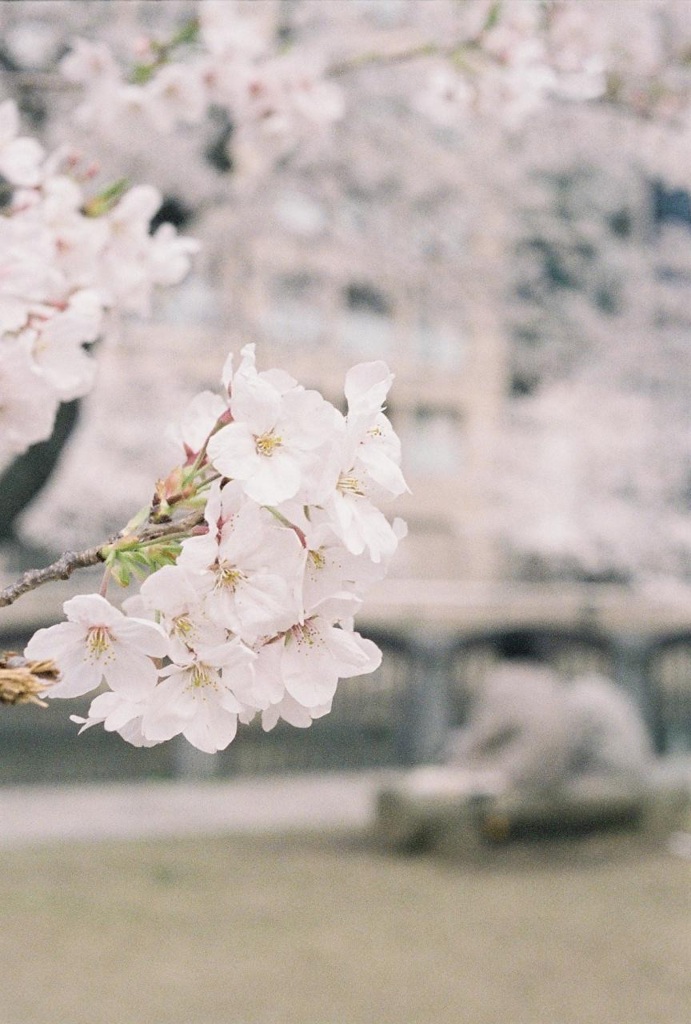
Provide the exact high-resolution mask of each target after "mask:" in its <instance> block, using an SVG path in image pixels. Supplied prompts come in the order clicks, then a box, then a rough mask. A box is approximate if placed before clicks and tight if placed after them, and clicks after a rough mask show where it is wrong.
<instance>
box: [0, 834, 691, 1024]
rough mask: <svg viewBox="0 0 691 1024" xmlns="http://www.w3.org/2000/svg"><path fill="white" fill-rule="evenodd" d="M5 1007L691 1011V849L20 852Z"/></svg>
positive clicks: (456, 1020) (146, 846) (276, 839)
mask: <svg viewBox="0 0 691 1024" xmlns="http://www.w3.org/2000/svg"><path fill="white" fill-rule="evenodd" d="M2 858H3V859H2V863H3V869H4V870H3V871H2V873H1V874H0V957H1V962H2V965H3V968H2V971H3V978H2V987H1V988H0V1022H1V1024H114V1022H116V1021H117V1022H122V1024H143V1022H146V1024H465V1022H467V1024H603V1022H607V1024H686V1022H687V1021H688V1008H689V997H690V996H691V991H690V989H689V981H688V978H689V966H691V931H690V928H689V895H690V894H689V864H688V862H687V861H684V860H683V859H681V858H674V857H672V856H670V855H669V854H668V853H666V852H665V851H663V850H662V849H651V848H647V849H646V848H644V847H642V846H641V845H640V844H638V843H636V841H635V840H634V839H631V838H629V839H625V838H621V837H618V838H617V839H616V840H612V839H610V840H608V841H607V842H602V841H597V840H596V841H593V840H592V839H588V840H579V841H571V842H560V843H550V844H545V843H541V844H533V845H531V846H520V845H518V844H515V845H514V846H512V847H511V848H503V849H502V850H494V851H492V853H491V855H488V858H487V860H486V861H485V862H483V863H482V864H475V865H461V864H452V863H449V862H443V861H440V860H436V859H434V858H432V857H421V856H418V857H395V856H391V855H389V854H386V853H384V852H383V851H381V850H380V849H378V848H377V846H376V844H375V842H374V841H373V839H372V837H371V836H370V835H369V834H368V833H367V831H366V830H363V829H351V830H348V831H340V832H334V831H329V832H324V831H322V832H321V833H318V832H316V831H312V832H309V833H295V832H293V833H292V834H286V835H277V834H273V835H268V834H267V835H263V836H250V835H245V836H238V835H235V836H234V837H218V836H217V837H215V838H200V837H196V838H193V837H184V838H177V839H166V840H162V839H147V840H140V841H137V842H133V841H123V840H121V841H107V842H101V843H92V844H87V843H62V844H57V843H53V844H43V845H42V846H37V847H29V848H24V849H19V848H15V849H11V848H7V849H5V850H4V851H3V855H2Z"/></svg>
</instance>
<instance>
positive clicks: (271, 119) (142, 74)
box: [62, 0, 343, 161]
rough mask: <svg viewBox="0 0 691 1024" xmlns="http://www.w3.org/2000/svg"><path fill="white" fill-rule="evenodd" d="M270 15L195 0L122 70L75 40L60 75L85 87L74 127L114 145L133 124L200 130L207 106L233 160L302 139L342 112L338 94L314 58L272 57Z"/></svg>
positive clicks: (221, 1)
mask: <svg viewBox="0 0 691 1024" xmlns="http://www.w3.org/2000/svg"><path fill="white" fill-rule="evenodd" d="M269 13H270V12H269V11H268V9H267V8H266V7H264V5H250V4H246V5H242V4H238V3H235V2H233V0H203V2H201V3H200V4H199V5H198V7H197V17H196V18H195V19H194V20H193V21H191V22H189V23H187V24H186V25H184V26H183V27H182V28H181V29H180V30H179V31H178V32H177V33H176V34H175V35H174V36H173V37H172V38H171V39H170V40H169V41H167V42H159V41H156V40H153V39H140V40H138V41H137V43H136V44H135V47H134V49H133V53H132V54H131V57H130V61H129V62H128V64H129V66H124V65H123V64H122V63H120V62H119V61H118V59H117V57H116V55H115V54H114V52H113V51H112V49H111V48H110V47H109V46H108V45H107V44H105V43H102V42H96V43H94V42H90V41H89V40H86V39H76V40H75V41H74V44H73V48H72V50H71V52H70V53H69V54H68V55H67V56H66V57H65V58H64V59H63V61H62V72H63V74H64V75H65V77H66V78H67V79H68V80H69V81H71V82H74V83H75V84H77V85H80V86H82V87H83V88H84V98H83V101H82V102H81V104H80V105H79V106H78V108H77V110H76V112H75V115H76V118H77V120H78V122H79V123H81V125H82V126H84V127H88V128H89V129H97V130H98V131H100V132H102V133H105V134H106V135H108V136H111V137H116V138H117V137H119V136H122V135H123V134H126V133H129V132H131V130H132V124H133V123H137V124H139V125H141V126H142V127H143V128H144V129H145V130H148V131H150V130H153V131H155V132H158V133H160V134H166V133H169V132H171V131H173V130H175V129H177V128H179V127H181V126H189V125H199V124H201V123H202V122H203V121H204V119H205V118H206V117H207V114H208V111H209V108H210V107H213V108H215V109H216V110H221V111H225V113H226V115H227V118H228V122H229V123H230V124H232V126H233V156H234V159H237V156H238V153H240V154H242V153H243V152H246V153H247V154H248V155H250V154H251V155H252V158H253V160H254V161H256V157H257V156H258V155H259V154H261V152H262V151H263V150H267V149H268V150H269V151H270V152H271V153H273V154H278V153H280V152H282V151H283V150H284V149H285V148H286V147H289V146H292V145H293V144H294V143H295V142H298V141H302V140H305V139H307V138H310V137H311V136H313V135H314V134H315V132H318V131H319V130H320V129H324V128H326V127H328V126H329V125H330V124H332V123H333V122H334V121H336V120H338V119H339V118H340V117H341V116H342V115H343V99H342V95H341V91H340V89H339V88H338V87H337V86H336V85H334V84H333V83H331V82H328V81H326V80H325V78H324V77H323V73H322V69H321V68H320V66H319V62H318V61H317V60H316V58H310V56H309V55H308V54H306V53H304V52H301V53H300V54H296V53H291V52H278V48H277V39H276V34H275V30H276V26H275V25H274V24H273V23H272V19H271V18H270V17H267V14H269Z"/></svg>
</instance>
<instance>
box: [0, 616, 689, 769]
mask: <svg viewBox="0 0 691 1024" xmlns="http://www.w3.org/2000/svg"><path fill="white" fill-rule="evenodd" d="M365 632H366V633H367V635H368V636H370V637H371V638H372V639H373V640H375V642H377V643H378V644H379V646H380V647H381V648H382V650H383V653H384V658H383V662H382V665H381V667H380V668H379V669H378V670H377V671H376V672H374V673H372V674H370V675H365V676H356V677H354V678H352V679H344V680H341V682H340V684H339V688H338V692H337V695H336V697H335V699H334V704H333V710H332V712H331V714H330V715H328V716H326V717H325V718H322V719H319V720H317V721H316V722H314V723H313V725H312V726H311V727H310V728H309V729H295V728H294V727H292V726H289V725H286V724H285V723H279V725H278V726H277V727H276V728H275V729H274V730H273V731H272V732H270V733H264V732H263V731H262V728H261V724H260V722H259V721H257V722H256V723H252V724H251V725H250V726H248V727H243V728H241V729H240V731H239V734H238V737H237V738H236V740H235V741H234V742H233V743H232V744H231V745H230V747H229V748H228V749H227V750H226V751H223V752H221V753H219V754H217V755H206V754H203V753H201V752H199V751H196V750H195V749H194V748H193V747H191V746H190V745H189V744H188V743H187V742H186V741H184V740H179V741H174V742H172V743H170V744H163V745H161V746H158V747H153V748H150V749H137V748H133V747H131V746H129V745H128V744H125V743H123V741H122V740H121V739H120V738H119V737H118V736H113V735H109V734H107V733H104V732H103V730H102V729H98V728H95V729H92V730H88V731H87V732H86V733H84V734H83V735H82V736H81V737H79V739H77V737H76V735H75V734H76V726H75V725H74V724H73V723H72V722H70V721H69V714H71V713H75V714H82V713H84V711H85V710H86V708H87V707H88V702H89V700H88V698H84V699H81V700H77V701H69V702H62V701H55V702H53V703H52V704H51V706H50V707H49V708H48V709H47V710H45V711H42V710H40V709H36V708H33V707H20V708H12V709H0V780H1V781H2V783H4V784H16V783H36V782H39V783H52V782H77V781H104V780H114V779H132V778H156V777H158V778H173V777H181V776H182V777H191V776H209V775H218V776H229V775H233V774H250V773H251V774H262V773H270V772H291V771H310V770H315V771H316V770H348V769H360V768H372V767H378V766H398V765H414V764H420V763H425V762H428V761H432V760H434V759H435V758H436V757H437V756H438V754H439V752H440V750H441V748H442V746H443V744H444V741H445V739H446V735H447V732H448V730H449V729H450V728H453V727H456V726H458V725H461V724H462V723H463V722H464V720H465V718H466V716H467V712H468V706H469V702H470V698H471V696H472V694H473V692H475V691H476V690H478V689H479V688H481V687H482V683H483V679H484V677H485V676H486V674H487V672H488V671H489V670H490V669H491V668H492V666H493V665H495V664H496V663H497V662H498V661H499V660H501V659H502V658H505V657H507V656H516V655H520V654H524V655H526V654H527V655H529V656H531V657H534V658H536V659H537V660H540V661H543V662H545V663H546V664H549V665H551V666H553V667H554V668H556V669H557V670H558V671H560V672H561V673H563V674H564V675H565V676H566V677H569V676H574V675H578V674H580V673H584V672H590V671H599V672H603V673H605V674H606V675H609V676H610V677H611V678H614V679H616V680H617V681H618V682H619V683H620V684H621V685H622V686H623V687H624V688H625V689H626V690H627V691H628V692H629V693H630V694H631V695H632V696H633V697H634V698H635V699H636V701H637V702H638V704H639V706H640V708H641V711H642V713H643V715H644V718H645V720H646V722H647V724H648V727H649V729H650V732H651V735H652V737H653V739H654V743H655V746H656V748H657V750H658V751H659V752H660V753H671V752H682V751H687V752H688V751H691V634H687V633H684V634H674V635H665V636H652V637H647V638H642V637H638V636H630V635H615V636H611V635H605V634H603V633H599V632H595V631H590V632H588V631H583V630H581V631H576V632H573V631H571V632H567V631H564V632H558V631H554V630H548V629H544V630H540V629H525V630H519V631H515V630H514V631H507V630H496V629H495V630H486V631H482V632H478V633H474V634H472V635H468V634H463V633H461V632H454V631H450V632H443V633H442V632H440V633H431V632H429V631H425V632H422V631H421V632H418V633H416V632H415V631H410V630H407V631H395V630H394V631H381V630H376V629H367V630H365ZM18 646H21V643H20V644H18Z"/></svg>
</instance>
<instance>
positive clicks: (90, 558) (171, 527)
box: [0, 509, 204, 608]
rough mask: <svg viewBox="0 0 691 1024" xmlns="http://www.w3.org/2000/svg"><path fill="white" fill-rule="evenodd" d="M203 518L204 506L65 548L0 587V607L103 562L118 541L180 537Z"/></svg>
mask: <svg viewBox="0 0 691 1024" xmlns="http://www.w3.org/2000/svg"><path fill="white" fill-rule="evenodd" d="M203 521H204V510H203V509H195V511H194V512H190V513H188V514H187V515H186V516H182V518H180V519H177V520H171V521H170V522H168V523H145V524H144V525H143V526H142V527H141V528H140V529H139V530H138V531H137V532H135V533H133V534H128V533H126V532H124V531H123V532H122V533H120V534H118V536H117V537H115V538H112V539H111V540H109V541H106V542H105V544H99V545H98V546H97V547H93V548H87V549H86V551H66V552H65V553H64V555H61V557H60V558H58V560H57V562H53V563H52V565H47V566H46V567H45V568H44V569H29V570H28V572H25V573H24V574H23V575H22V576H20V577H19V579H18V580H16V581H15V582H14V583H12V584H10V586H9V587H6V588H5V589H4V590H2V591H0V608H4V607H6V606H7V605H9V604H13V603H14V602H15V601H16V600H17V598H18V597H21V596H22V594H26V593H28V592H29V591H30V590H36V588H37V587H40V586H42V585H43V584H44V583H52V582H54V581H55V580H66V579H69V577H70V576H71V575H72V573H73V572H75V571H76V570H77V569H86V568H88V567H89V566H91V565H98V564H99V563H100V562H105V561H106V558H107V556H108V551H109V549H111V548H116V547H117V546H118V542H119V541H123V542H127V543H131V544H133V545H138V544H142V545H147V544H152V543H156V542H158V541H165V540H166V539H168V540H177V539H178V538H180V537H186V536H189V534H190V533H191V531H192V530H194V528H195V527H197V526H200V525H201V523H203Z"/></svg>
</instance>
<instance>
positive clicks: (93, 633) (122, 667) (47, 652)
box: [26, 594, 168, 699]
mask: <svg viewBox="0 0 691 1024" xmlns="http://www.w3.org/2000/svg"><path fill="white" fill-rule="evenodd" d="M63 607H64V611H65V614H66V615H67V622H61V623H59V624H58V625H56V626H48V627H47V628H46V629H39V630H38V631H37V632H36V633H34V635H33V637H32V638H31V640H30V641H29V643H28V644H27V647H26V656H27V657H29V658H32V659H33V658H36V659H41V658H47V657H50V658H52V659H53V660H54V661H55V662H56V663H57V665H58V667H59V669H60V673H61V678H60V681H59V682H58V683H56V685H55V686H53V687H52V688H51V697H78V696H80V695H81V694H83V693H89V691H90V690H95V689H96V687H97V686H99V685H100V684H101V681H102V680H104V679H105V681H106V682H107V683H108V685H109V686H110V687H111V688H112V689H113V690H115V691H116V692H119V693H121V694H122V695H123V696H125V697H129V698H134V699H137V698H138V697H140V696H141V695H142V694H143V693H145V692H146V691H147V690H149V689H151V688H152V687H153V686H154V685H155V683H156V679H157V677H158V669H157V667H156V665H155V664H154V662H153V660H152V659H153V658H162V657H165V655H166V654H167V653H168V637H167V636H166V633H165V631H164V630H163V629H162V628H161V627H160V626H158V625H157V624H156V623H154V622H148V621H146V620H145V619H137V618H128V617H127V616H126V615H123V613H122V612H121V611H119V610H118V609H117V608H115V607H114V606H113V605H112V604H110V602H108V601H107V600H106V599H105V598H104V597H101V596H100V595H99V594H80V595H78V596H77V597H73V598H71V599H70V600H69V601H66V602H65V604H64V606H63Z"/></svg>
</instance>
